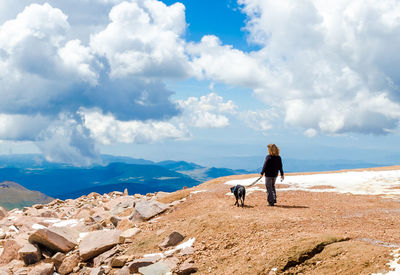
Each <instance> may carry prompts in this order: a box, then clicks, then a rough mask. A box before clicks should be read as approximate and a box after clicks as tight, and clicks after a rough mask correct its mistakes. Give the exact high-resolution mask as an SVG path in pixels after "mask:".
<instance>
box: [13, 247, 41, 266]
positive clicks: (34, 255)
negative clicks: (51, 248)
mask: <svg viewBox="0 0 400 275" xmlns="http://www.w3.org/2000/svg"><path fill="white" fill-rule="evenodd" d="M18 256H19V259H21V260H23V261H24V263H25V264H26V265H31V264H35V263H37V262H39V261H40V260H41V259H42V254H41V253H40V249H39V248H38V247H37V246H36V245H33V244H30V243H27V244H26V245H24V246H23V247H22V248H21V249H20V250H18Z"/></svg>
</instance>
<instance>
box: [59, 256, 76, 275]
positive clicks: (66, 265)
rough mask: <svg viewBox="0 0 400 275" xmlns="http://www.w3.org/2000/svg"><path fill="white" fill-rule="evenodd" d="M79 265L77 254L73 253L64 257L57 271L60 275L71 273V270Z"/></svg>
mask: <svg viewBox="0 0 400 275" xmlns="http://www.w3.org/2000/svg"><path fill="white" fill-rule="evenodd" d="M78 264H79V255H78V253H73V254H71V255H68V256H67V257H65V259H64V260H63V262H62V263H61V265H60V267H59V268H58V269H57V271H58V273H60V274H61V275H65V274H68V273H71V272H72V270H74V268H75V267H76V266H78Z"/></svg>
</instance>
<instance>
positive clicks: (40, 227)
mask: <svg viewBox="0 0 400 275" xmlns="http://www.w3.org/2000/svg"><path fill="white" fill-rule="evenodd" d="M32 228H33V229H35V230H37V229H44V228H46V226H44V225H41V224H38V223H35V224H34V225H32Z"/></svg>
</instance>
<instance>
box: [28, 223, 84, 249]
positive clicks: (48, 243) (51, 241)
mask: <svg viewBox="0 0 400 275" xmlns="http://www.w3.org/2000/svg"><path fill="white" fill-rule="evenodd" d="M78 236H79V234H78V232H76V231H75V230H73V229H70V228H67V227H60V228H51V229H49V228H43V229H39V230H37V231H36V232H34V233H33V234H32V235H30V236H29V242H31V243H38V244H41V245H43V246H45V247H47V248H49V249H50V250H53V251H56V252H68V251H71V250H72V249H73V248H74V247H75V246H76V244H77V240H78Z"/></svg>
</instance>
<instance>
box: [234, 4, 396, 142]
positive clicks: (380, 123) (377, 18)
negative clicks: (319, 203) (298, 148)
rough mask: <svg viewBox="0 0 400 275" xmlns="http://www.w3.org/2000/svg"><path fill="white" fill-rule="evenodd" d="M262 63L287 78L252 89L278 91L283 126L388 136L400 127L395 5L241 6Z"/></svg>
mask: <svg viewBox="0 0 400 275" xmlns="http://www.w3.org/2000/svg"><path fill="white" fill-rule="evenodd" d="M239 3H240V4H242V10H243V12H245V13H246V14H247V15H248V22H247V25H246V26H247V27H246V28H247V30H248V31H249V40H250V41H252V42H253V43H257V44H259V45H260V46H261V47H262V49H261V50H260V51H258V52H257V55H258V57H259V58H260V59H261V60H262V62H263V64H268V67H269V68H270V69H271V70H272V69H273V70H274V71H276V72H277V75H286V76H288V77H285V78H284V79H278V80H279V82H278V83H279V85H277V87H276V88H277V89H275V90H274V89H271V88H270V87H266V86H264V87H263V86H262V85H260V86H259V87H258V88H257V89H254V91H255V92H256V94H257V95H258V96H259V97H260V98H262V99H263V100H264V101H265V102H266V103H267V104H269V102H270V101H271V98H273V97H274V94H275V95H276V91H277V90H279V95H276V96H275V98H276V99H278V101H280V102H281V103H282V104H281V105H282V106H283V107H284V108H285V121H286V122H287V123H289V124H290V125H293V126H298V127H303V128H305V129H314V130H315V131H317V130H318V131H320V132H323V133H328V134H332V133H344V132H360V133H376V134H382V133H385V132H386V131H387V130H388V129H393V128H395V127H397V126H398V123H399V120H400V116H399V110H400V105H399V93H398V91H399V84H400V82H399V80H400V79H399V77H398V71H399V69H400V68H399V65H398V64H400V63H399V60H398V59H399V56H398V55H397V54H396V50H395V45H398V44H399V42H400V38H399V37H400V36H399V34H400V20H399V19H400V15H399V14H400V13H399V11H400V3H398V2H395V1H391V0H386V1H379V2H376V1H360V0H353V1H351V2H348V1H335V2H332V3H326V1H321V0H303V1H294V2H293V1H289V0H287V1H280V2H276V1H261V0H240V1H239Z"/></svg>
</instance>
